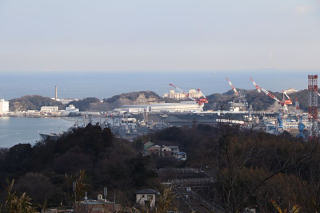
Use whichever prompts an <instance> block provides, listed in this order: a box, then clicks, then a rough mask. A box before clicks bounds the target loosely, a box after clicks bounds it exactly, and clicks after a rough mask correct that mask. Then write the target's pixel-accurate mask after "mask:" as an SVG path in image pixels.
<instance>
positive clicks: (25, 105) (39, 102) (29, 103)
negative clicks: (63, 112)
mask: <svg viewBox="0 0 320 213" xmlns="http://www.w3.org/2000/svg"><path fill="white" fill-rule="evenodd" d="M42 106H58V107H59V109H62V108H63V107H64V105H63V104H62V103H61V102H58V101H55V100H53V99H51V98H48V97H43V96H40V95H26V96H23V97H21V98H15V99H12V100H10V111H26V110H40V108H41V107H42Z"/></svg>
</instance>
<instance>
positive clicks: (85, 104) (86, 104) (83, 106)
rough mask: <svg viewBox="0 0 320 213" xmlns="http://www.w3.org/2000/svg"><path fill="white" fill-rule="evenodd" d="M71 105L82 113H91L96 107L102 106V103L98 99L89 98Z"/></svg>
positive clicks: (73, 102)
mask: <svg viewBox="0 0 320 213" xmlns="http://www.w3.org/2000/svg"><path fill="white" fill-rule="evenodd" d="M69 104H72V105H74V106H75V107H76V108H78V109H79V110H80V111H90V110H91V109H92V108H94V107H95V106H96V105H99V104H101V101H100V99H98V98H94V97H88V98H84V99H81V100H79V101H72V102H70V103H69Z"/></svg>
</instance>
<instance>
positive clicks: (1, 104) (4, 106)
mask: <svg viewBox="0 0 320 213" xmlns="http://www.w3.org/2000/svg"><path fill="white" fill-rule="evenodd" d="M8 112H9V101H6V100H4V99H0V115H2V114H6V113H8Z"/></svg>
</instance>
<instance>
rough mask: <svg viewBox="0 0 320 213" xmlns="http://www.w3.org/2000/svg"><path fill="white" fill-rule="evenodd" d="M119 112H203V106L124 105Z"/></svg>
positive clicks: (187, 103)
mask: <svg viewBox="0 0 320 213" xmlns="http://www.w3.org/2000/svg"><path fill="white" fill-rule="evenodd" d="M114 111H118V112H129V113H143V112H151V113H162V112H202V111H203V105H199V104H198V103H197V102H195V101H183V102H180V103H158V104H148V105H124V106H122V107H120V108H117V109H115V110H114Z"/></svg>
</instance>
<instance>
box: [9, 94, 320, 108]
mask: <svg viewBox="0 0 320 213" xmlns="http://www.w3.org/2000/svg"><path fill="white" fill-rule="evenodd" d="M238 90H239V91H241V92H242V93H243V94H245V95H246V99H247V101H248V103H249V105H252V107H253V109H254V110H268V109H271V108H273V107H274V103H275V101H274V100H272V99H271V98H270V97H268V96H266V95H265V94H263V93H258V92H257V91H256V90H244V89H238ZM272 93H273V94H274V95H275V96H277V98H278V99H280V100H281V99H282V94H281V93H279V92H272ZM290 97H291V98H292V101H293V102H294V103H293V106H294V104H295V100H296V98H298V100H299V103H300V108H301V109H302V110H304V111H306V110H307V109H308V91H307V90H300V91H298V92H294V93H291V94H290ZM207 98H208V101H209V103H208V104H205V107H204V109H205V110H219V109H221V110H227V109H228V102H229V101H232V100H233V99H234V94H233V91H232V90H229V91H227V92H225V93H214V94H211V95H208V96H207ZM319 101H320V98H319ZM158 102H177V101H176V100H173V99H164V98H162V97H160V96H159V95H158V94H156V93H155V92H152V91H138V92H129V93H122V94H120V95H115V96H113V97H111V98H106V99H103V101H101V100H100V99H98V98H95V97H88V98H84V99H81V100H79V101H72V102H71V103H69V104H73V105H75V106H76V107H77V108H79V109H80V111H108V110H112V109H114V108H118V107H120V106H122V105H136V104H151V103H158ZM41 106H59V109H63V108H64V107H65V106H64V105H63V104H62V103H60V102H57V101H55V100H53V99H51V98H48V97H42V96H39V95H27V96H23V97H21V98H16V99H12V100H10V110H11V111H25V110H40V108H41Z"/></svg>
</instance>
